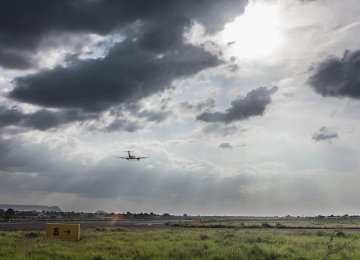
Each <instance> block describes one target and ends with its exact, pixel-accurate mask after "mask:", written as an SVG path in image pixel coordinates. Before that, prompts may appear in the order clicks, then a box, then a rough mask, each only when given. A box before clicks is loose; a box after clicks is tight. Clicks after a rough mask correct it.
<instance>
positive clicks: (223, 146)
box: [219, 143, 233, 149]
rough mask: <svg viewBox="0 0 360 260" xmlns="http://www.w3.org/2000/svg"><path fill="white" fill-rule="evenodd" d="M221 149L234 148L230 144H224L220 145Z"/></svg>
mask: <svg viewBox="0 0 360 260" xmlns="http://www.w3.org/2000/svg"><path fill="white" fill-rule="evenodd" d="M219 148H223V149H232V148H233V146H232V145H231V144H229V143H222V144H220V145H219Z"/></svg>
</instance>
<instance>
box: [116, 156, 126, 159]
mask: <svg viewBox="0 0 360 260" xmlns="http://www.w3.org/2000/svg"><path fill="white" fill-rule="evenodd" d="M116 158H121V159H128V158H127V157H121V156H118V157H116Z"/></svg>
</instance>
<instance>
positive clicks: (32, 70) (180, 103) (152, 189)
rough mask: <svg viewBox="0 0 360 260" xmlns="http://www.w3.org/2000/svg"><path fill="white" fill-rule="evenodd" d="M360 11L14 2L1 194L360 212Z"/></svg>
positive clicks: (2, 113) (149, 208)
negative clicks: (127, 153) (133, 157)
mask: <svg viewBox="0 0 360 260" xmlns="http://www.w3.org/2000/svg"><path fill="white" fill-rule="evenodd" d="M359 17H360V2H359V1H358V0H344V1H337V0H312V1H311V0H291V1H289V0H268V1H265V0H249V1H247V0H226V1H225V0H222V1H219V0H201V1H191V0H182V1H176V0H170V1H169V0H154V1H145V0H131V1H129V0H122V1H113V0H69V1H62V0H54V1H46V0H40V1H28V0H5V1H1V3H0V102H1V103H0V204H38V205H56V206H59V207H60V208H61V209H62V210H65V211H85V212H94V211H96V210H105V211H107V212H115V213H118V212H127V211H131V212H137V213H140V212H155V213H160V214H162V213H170V214H185V213H186V214H191V215H259V216H274V215H276V216H283V215H288V214H290V215H295V216H297V215H299V216H303V215H319V214H322V215H330V214H335V215H342V214H360V208H359V203H358V202H359V199H360V194H359V192H358V187H359V186H360V178H359V166H360V161H359V160H358V158H359V157H360V138H359V137H360V129H359V128H358V124H359V121H360V109H359V108H360V100H359V99H360V76H359V75H360V45H359V42H360V20H359ZM126 150H132V151H134V154H135V155H138V156H149V158H146V159H143V160H140V161H136V160H135V161H127V160H122V159H120V158H117V157H118V156H125V153H124V151H126Z"/></svg>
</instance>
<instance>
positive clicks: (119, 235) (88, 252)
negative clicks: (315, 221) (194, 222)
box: [0, 228, 360, 260]
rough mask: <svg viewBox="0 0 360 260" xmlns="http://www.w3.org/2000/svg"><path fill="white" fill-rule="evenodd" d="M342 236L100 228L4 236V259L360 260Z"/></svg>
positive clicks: (354, 239)
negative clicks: (75, 237) (62, 237)
mask: <svg viewBox="0 0 360 260" xmlns="http://www.w3.org/2000/svg"><path fill="white" fill-rule="evenodd" d="M339 234H340V235H337V234H336V233H331V232H310V231H307V232H304V231H292V232H289V231H283V232H281V231H275V230H241V229H240V230H235V229H175V228H169V229H116V228H114V229H110V228H101V229H97V230H96V229H88V230H86V229H85V230H82V233H81V240H80V241H78V242H70V241H54V240H46V239H45V237H44V232H39V231H30V232H29V231H17V232H0V259H34V260H35V259H51V260H52V259H94V260H95V259H97V260H103V259H213V260H215V259H360V242H359V241H360V240H358V238H359V237H360V234H358V233H350V232H345V233H339ZM344 245H345V246H344ZM336 249H341V250H336ZM330 250H332V251H331V254H329V252H330ZM325 257H326V258H325Z"/></svg>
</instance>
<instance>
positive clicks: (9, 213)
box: [4, 209, 15, 219]
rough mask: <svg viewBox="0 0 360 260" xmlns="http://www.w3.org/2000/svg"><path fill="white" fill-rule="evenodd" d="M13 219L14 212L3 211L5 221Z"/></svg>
mask: <svg viewBox="0 0 360 260" xmlns="http://www.w3.org/2000/svg"><path fill="white" fill-rule="evenodd" d="M13 217H15V210H13V209H7V210H6V211H5V214H4V218H5V219H11V218H13Z"/></svg>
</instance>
